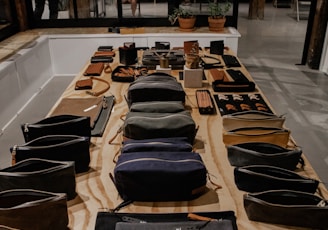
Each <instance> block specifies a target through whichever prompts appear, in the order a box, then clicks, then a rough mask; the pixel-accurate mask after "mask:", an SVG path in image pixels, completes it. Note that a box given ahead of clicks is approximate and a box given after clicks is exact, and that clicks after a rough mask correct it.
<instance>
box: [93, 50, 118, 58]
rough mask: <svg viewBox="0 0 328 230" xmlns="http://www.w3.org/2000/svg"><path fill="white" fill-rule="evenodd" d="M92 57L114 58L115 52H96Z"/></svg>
mask: <svg viewBox="0 0 328 230" xmlns="http://www.w3.org/2000/svg"><path fill="white" fill-rule="evenodd" d="M93 56H94V57H99V56H100V57H101V56H109V57H115V52H114V51H112V50H98V51H96V52H95V53H94V54H93Z"/></svg>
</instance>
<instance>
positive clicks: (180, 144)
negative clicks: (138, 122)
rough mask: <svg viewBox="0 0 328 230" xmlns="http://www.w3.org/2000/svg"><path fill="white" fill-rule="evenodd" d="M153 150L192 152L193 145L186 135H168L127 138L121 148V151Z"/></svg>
mask: <svg viewBox="0 0 328 230" xmlns="http://www.w3.org/2000/svg"><path fill="white" fill-rule="evenodd" d="M151 151H177V152H191V151H192V145H191V144H190V143H189V142H188V139H187V138H186V137H168V138H153V139H143V140H127V141H124V142H123V144H122V148H121V153H131V152H151Z"/></svg>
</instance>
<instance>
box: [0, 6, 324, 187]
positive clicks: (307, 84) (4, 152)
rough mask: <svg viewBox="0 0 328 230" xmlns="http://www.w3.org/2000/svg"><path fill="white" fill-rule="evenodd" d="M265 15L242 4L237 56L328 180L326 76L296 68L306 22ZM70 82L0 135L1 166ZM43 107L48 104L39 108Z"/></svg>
mask: <svg viewBox="0 0 328 230" xmlns="http://www.w3.org/2000/svg"><path fill="white" fill-rule="evenodd" d="M145 10H146V8H144V7H143V12H145ZM264 14H265V17H264V20H248V19H247V15H248V4H247V3H240V7H239V18H238V31H239V32H240V34H241V38H240V40H239V49H238V57H239V58H240V59H241V61H242V62H243V64H244V65H245V66H246V68H247V69H248V71H249V72H250V73H251V75H252V76H253V78H254V79H255V81H256V83H257V84H258V85H259V86H260V88H261V89H262V90H263V91H264V94H265V96H266V97H267V98H268V99H269V101H270V102H271V104H272V105H273V108H274V109H275V111H276V113H278V114H286V116H287V123H286V126H287V128H289V129H290V130H291V132H292V136H293V137H294V139H295V140H296V142H297V143H298V145H299V146H301V147H302V148H303V151H304V153H305V155H306V156H307V158H308V159H309V161H310V162H311V164H312V166H313V168H314V169H315V170H316V172H317V173H318V175H319V177H320V178H321V180H322V181H323V182H328V151H327V149H328V142H327V140H328V122H327V121H328V94H327V90H326V89H327V86H328V76H327V75H325V74H323V73H321V72H318V71H315V70H312V69H309V68H308V67H307V66H299V65H297V64H298V63H300V62H301V57H302V51H303V45H304V40H305V33H306V27H307V21H306V20H300V21H299V22H297V21H296V17H295V14H294V12H293V10H292V9H291V8H275V7H273V6H272V4H267V5H266V7H265V13H264ZM70 81H71V78H69V77H55V78H54V80H53V81H51V82H50V84H49V85H47V86H46V88H44V89H43V90H42V91H41V93H40V97H37V98H36V99H35V100H34V101H32V103H31V104H30V105H29V106H28V107H27V108H26V110H25V111H24V112H23V113H22V114H21V115H20V116H19V117H18V118H17V119H16V120H15V121H14V122H13V123H12V124H11V126H10V128H8V131H6V133H4V134H3V135H2V136H0V168H3V167H7V166H9V165H10V153H9V148H10V147H11V146H13V145H14V144H17V143H23V136H22V134H21V131H20V128H19V125H20V124H21V123H23V122H25V121H30V120H37V118H42V117H44V116H45V115H46V114H47V112H48V111H49V109H50V108H51V107H52V105H53V103H55V101H56V100H57V99H58V98H59V97H60V95H61V93H62V92H63V90H64V89H65V88H66V86H67V85H68V83H69V82H70ZM45 98H46V101H45ZM41 103H42V105H45V106H39V105H40V104H41ZM41 108H42V109H41ZM32 118H33V119H32Z"/></svg>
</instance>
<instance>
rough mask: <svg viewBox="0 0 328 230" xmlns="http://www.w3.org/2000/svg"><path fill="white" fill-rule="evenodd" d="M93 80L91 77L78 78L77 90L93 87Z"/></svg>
mask: <svg viewBox="0 0 328 230" xmlns="http://www.w3.org/2000/svg"><path fill="white" fill-rule="evenodd" d="M92 86H93V81H92V79H91V78H89V79H83V80H78V81H76V82H75V90H82V89H92Z"/></svg>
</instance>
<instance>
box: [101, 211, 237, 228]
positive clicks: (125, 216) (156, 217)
mask: <svg viewBox="0 0 328 230" xmlns="http://www.w3.org/2000/svg"><path fill="white" fill-rule="evenodd" d="M194 214H196V215H197V217H198V218H199V217H200V218H201V219H202V220H213V222H220V221H222V225H220V228H215V229H222V230H237V224H236V217H235V214H234V212H233V211H221V212H198V213H192V215H193V216H195V215H194ZM190 216H191V215H190V213H111V212H98V213H97V219H96V226H95V230H107V229H115V227H116V225H117V224H118V223H121V224H122V223H126V224H128V223H131V222H138V220H139V222H142V223H152V224H156V223H168V222H171V223H172V222H178V223H179V222H180V223H185V222H187V221H189V222H190V223H192V222H193V220H195V219H191V218H190ZM196 220H197V219H196ZM217 220H219V221H217ZM142 223H139V224H142ZM162 226H163V225H162ZM141 227H142V226H141ZM144 227H145V226H144ZM152 227H154V226H152ZM180 227H181V226H180ZM216 227H217V226H216ZM152 229H157V228H152ZM171 229H187V228H171ZM188 229H189V228H188ZM191 229H206V228H194V227H193V228H191Z"/></svg>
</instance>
